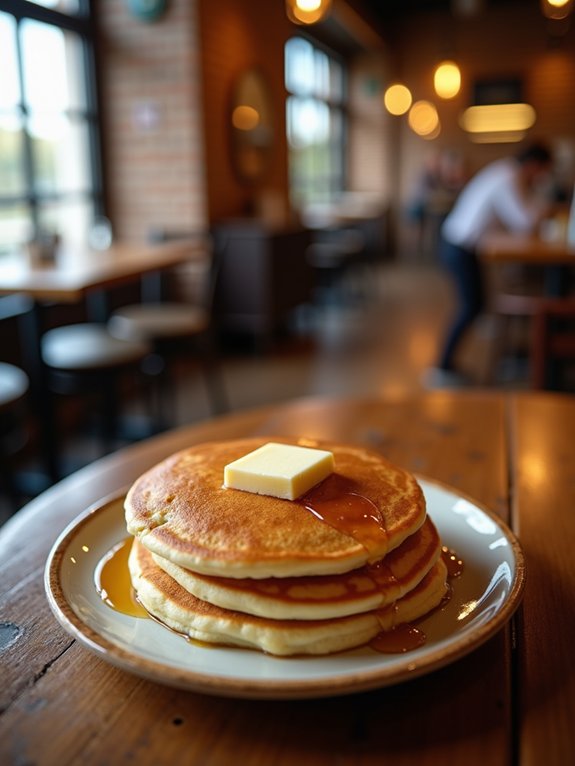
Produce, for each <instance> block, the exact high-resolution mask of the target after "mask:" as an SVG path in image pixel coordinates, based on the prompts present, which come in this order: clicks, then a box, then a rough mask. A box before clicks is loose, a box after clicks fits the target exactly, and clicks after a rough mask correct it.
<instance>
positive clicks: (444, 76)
mask: <svg viewBox="0 0 575 766" xmlns="http://www.w3.org/2000/svg"><path fill="white" fill-rule="evenodd" d="M433 85H434V87H435V92H436V93H437V95H438V96H439V97H440V98H453V97H454V96H457V94H458V93H459V90H460V88H461V72H460V71H459V67H458V66H457V64H456V63H455V61H442V62H441V64H438V65H437V67H436V69H435V72H434V74H433Z"/></svg>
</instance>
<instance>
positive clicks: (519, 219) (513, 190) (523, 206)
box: [493, 175, 547, 233]
mask: <svg viewBox="0 0 575 766" xmlns="http://www.w3.org/2000/svg"><path fill="white" fill-rule="evenodd" d="M493 209H494V211H495V214H496V215H497V217H498V219H499V220H500V221H501V223H502V224H503V225H504V226H505V227H506V228H507V229H509V230H510V231H516V232H525V233H527V232H531V231H533V230H534V229H536V228H537V226H538V225H539V223H540V222H541V221H542V219H543V218H544V217H545V216H546V215H547V206H546V205H545V204H544V203H543V202H541V201H537V200H535V199H533V198H530V197H529V196H528V194H527V193H526V192H525V191H524V190H523V189H521V188H520V186H519V184H518V182H517V178H516V177H514V176H512V175H510V176H509V177H508V179H507V180H506V182H505V183H502V184H501V185H500V186H499V188H498V190H497V193H496V194H495V197H494V200H493Z"/></svg>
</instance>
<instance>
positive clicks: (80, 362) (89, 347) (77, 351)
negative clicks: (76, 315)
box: [42, 323, 150, 372]
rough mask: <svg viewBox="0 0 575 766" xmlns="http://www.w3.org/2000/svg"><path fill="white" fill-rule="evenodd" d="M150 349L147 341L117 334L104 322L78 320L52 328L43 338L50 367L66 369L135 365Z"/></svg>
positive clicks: (86, 369) (102, 368) (45, 358)
mask: <svg viewBox="0 0 575 766" xmlns="http://www.w3.org/2000/svg"><path fill="white" fill-rule="evenodd" d="M149 352H150V348H149V346H148V344H147V343H143V342H142V341H127V340H121V339H119V338H115V337H114V336H113V335H111V334H110V333H109V332H108V331H107V330H106V328H105V327H104V326H102V325H98V324H90V323H85V324H76V325H67V326H65V327H57V328H55V329H54V330H49V331H48V332H47V333H45V334H44V336H43V338H42V358H43V360H44V362H45V364H47V365H48V367H52V368H54V369H58V370H66V371H79V372H81V371H91V370H105V369H110V368H114V367H123V366H125V365H132V364H134V363H136V362H138V361H140V360H141V359H143V358H144V357H145V356H146V355H147V354H148V353H149Z"/></svg>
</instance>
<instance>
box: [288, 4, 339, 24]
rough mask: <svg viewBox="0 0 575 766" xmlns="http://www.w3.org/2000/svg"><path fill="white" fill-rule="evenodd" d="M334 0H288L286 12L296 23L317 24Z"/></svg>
mask: <svg viewBox="0 0 575 766" xmlns="http://www.w3.org/2000/svg"><path fill="white" fill-rule="evenodd" d="M331 3H332V0H286V13H287V15H288V18H289V19H290V21H293V22H294V24H315V23H317V22H318V21H321V20H322V19H323V18H325V16H326V15H327V13H328V12H329V10H330V8H331Z"/></svg>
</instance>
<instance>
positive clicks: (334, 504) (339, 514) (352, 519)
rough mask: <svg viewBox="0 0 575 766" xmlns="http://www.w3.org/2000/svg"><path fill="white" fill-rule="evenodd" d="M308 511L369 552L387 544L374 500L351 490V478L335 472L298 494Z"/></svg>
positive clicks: (378, 551) (379, 552)
mask: <svg viewBox="0 0 575 766" xmlns="http://www.w3.org/2000/svg"><path fill="white" fill-rule="evenodd" d="M297 502H299V503H300V504H301V505H303V507H304V508H306V509H307V510H308V511H310V512H311V513H313V515H314V516H316V517H317V518H318V519H320V520H321V521H323V522H324V523H325V524H329V526H330V527H334V529H337V530H338V531H340V532H342V533H343V534H345V535H348V536H349V537H353V539H354V540H356V541H357V542H358V543H360V544H361V545H362V546H363V547H364V548H365V549H366V551H367V552H368V554H379V556H381V551H382V550H383V551H385V549H386V547H387V530H386V528H385V524H384V521H383V518H382V516H381V514H380V512H379V509H378V507H377V506H376V505H375V503H374V502H373V501H372V500H370V499H369V498H367V497H364V495H360V494H359V493H357V492H355V491H354V485H353V482H351V481H350V480H349V479H346V478H345V477H344V476H341V475H340V474H337V473H334V474H332V475H331V476H329V477H328V478H327V479H325V481H323V482H322V483H321V484H318V486H317V487H314V488H313V489H312V490H311V491H310V492H308V493H307V494H306V495H304V496H303V497H302V498H300V500H299V501H297Z"/></svg>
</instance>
